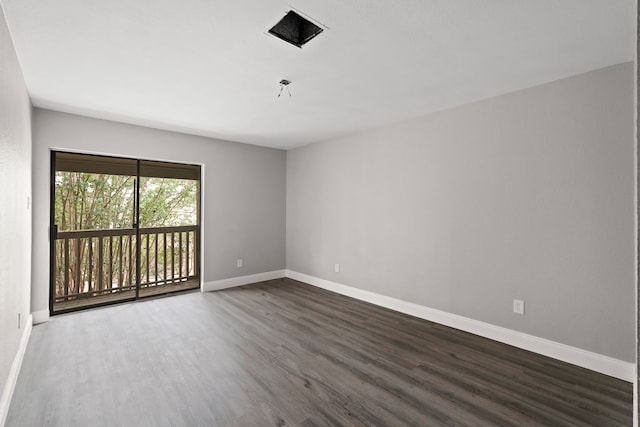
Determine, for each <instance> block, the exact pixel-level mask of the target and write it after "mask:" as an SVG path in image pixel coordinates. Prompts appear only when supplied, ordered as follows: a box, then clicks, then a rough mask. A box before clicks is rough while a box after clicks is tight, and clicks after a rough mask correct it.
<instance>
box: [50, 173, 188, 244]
mask: <svg viewBox="0 0 640 427" xmlns="http://www.w3.org/2000/svg"><path fill="white" fill-rule="evenodd" d="M134 181H135V178H134V177H132V176H122V175H103V174H91V173H80V172H56V211H55V218H56V224H58V229H59V230H60V231H67V230H104V229H113V228H131V227H132V226H133V220H134V218H133V211H134ZM197 200H198V182H197V181H192V180H186V179H170V178H147V177H142V178H141V182H140V226H141V227H145V228H147V227H148V228H151V227H168V226H178V225H192V224H197V214H198V202H197Z"/></svg>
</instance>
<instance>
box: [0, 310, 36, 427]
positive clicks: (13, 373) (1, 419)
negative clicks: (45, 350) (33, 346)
mask: <svg viewBox="0 0 640 427" xmlns="http://www.w3.org/2000/svg"><path fill="white" fill-rule="evenodd" d="M32 325H33V316H32V315H29V317H28V318H27V321H26V322H25V324H24V329H23V330H22V337H21V338H20V345H19V346H18V352H17V353H16V356H15V357H14V358H13V363H12V364H11V369H9V376H8V377H7V382H6V383H5V385H4V390H2V396H0V426H3V425H4V423H5V421H6V420H7V414H8V413H9V405H11V398H12V397H13V391H14V390H15V388H16V383H17V382H18V375H19V374H20V367H21V366H22V359H23V358H24V353H25V351H26V350H27V344H28V343H29V336H30V335H31V327H32Z"/></svg>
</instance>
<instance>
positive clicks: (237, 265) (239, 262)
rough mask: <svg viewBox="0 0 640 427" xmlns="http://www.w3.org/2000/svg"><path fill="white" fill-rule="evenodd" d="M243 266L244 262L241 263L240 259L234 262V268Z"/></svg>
mask: <svg viewBox="0 0 640 427" xmlns="http://www.w3.org/2000/svg"><path fill="white" fill-rule="evenodd" d="M243 264H244V261H242V258H238V259H237V260H236V267H238V268H241V267H242V265H243Z"/></svg>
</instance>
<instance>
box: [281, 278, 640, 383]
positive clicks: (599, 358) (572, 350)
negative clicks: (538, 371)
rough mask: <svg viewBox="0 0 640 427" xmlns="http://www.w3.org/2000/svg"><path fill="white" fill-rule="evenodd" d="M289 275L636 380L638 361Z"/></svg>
mask: <svg viewBox="0 0 640 427" xmlns="http://www.w3.org/2000/svg"><path fill="white" fill-rule="evenodd" d="M285 276H286V277H289V278H291V279H294V280H298V281H300V282H304V283H308V284H310V285H313V286H316V287H319V288H322V289H327V290H329V291H333V292H336V293H339V294H342V295H346V296H349V297H352V298H356V299H359V300H361V301H366V302H369V303H372V304H375V305H379V306H382V307H385V308H389V309H391V310H394V311H398V312H401V313H405V314H409V315H411V316H415V317H419V318H421V319H425V320H429V321H432V322H436V323H439V324H442V325H445V326H450V327H452V328H455V329H460V330H462V331H465V332H470V333H472V334H475V335H479V336H482V337H485V338H489V339H492V340H495V341H499V342H502V343H505V344H509V345H512V346H514V347H518V348H522V349H524V350H529V351H532V352H534V353H538V354H542V355H544V356H548V357H551V358H553V359H557V360H561V361H563V362H567V363H571V364H573V365H577V366H581V367H583V368H587V369H590V370H592V371H596V372H600V373H602V374H605V375H609V376H612V377H615V378H619V379H621V380H624V381H629V382H634V380H635V372H636V368H635V364H633V363H630V362H625V361H622V360H618V359H614V358H612V357H609V356H605V355H602V354H598V353H594V352H591V351H588V350H583V349H580V348H577V347H572V346H569V345H566V344H562V343H558V342H555V341H551V340H548V339H545V338H540V337H536V336H534V335H529V334H525V333H522V332H518V331H514V330H511V329H507V328H503V327H500V326H496V325H492V324H490V323H485V322H481V321H479V320H474V319H470V318H468V317H464V316H459V315H457V314H452V313H447V312H445V311H441V310H436V309H433V308H429V307H425V306H422V305H418V304H414V303H411V302H407V301H403V300H399V299H396V298H392V297H388V296H385V295H380V294H376V293H374V292H369V291H365V290H362V289H358V288H354V287H351V286H346V285H342V284H340V283H336V282H332V281H329V280H325V279H320V278H318V277H314V276H310V275H307V274H303V273H298V272H296V271H292V270H286V273H285Z"/></svg>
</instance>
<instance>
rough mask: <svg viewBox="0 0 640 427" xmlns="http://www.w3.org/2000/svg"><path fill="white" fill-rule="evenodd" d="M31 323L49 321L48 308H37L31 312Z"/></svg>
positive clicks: (36, 323)
mask: <svg viewBox="0 0 640 427" xmlns="http://www.w3.org/2000/svg"><path fill="white" fill-rule="evenodd" d="M31 315H32V316H33V324H34V325H38V324H40V323H45V322H48V321H49V310H38V311H34V312H32V313H31Z"/></svg>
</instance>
